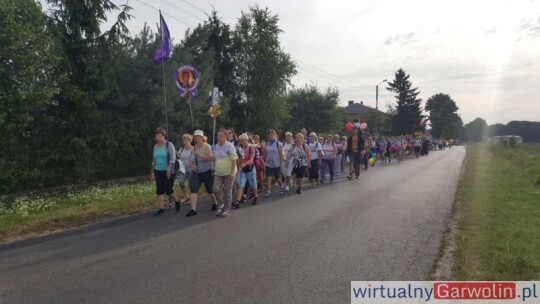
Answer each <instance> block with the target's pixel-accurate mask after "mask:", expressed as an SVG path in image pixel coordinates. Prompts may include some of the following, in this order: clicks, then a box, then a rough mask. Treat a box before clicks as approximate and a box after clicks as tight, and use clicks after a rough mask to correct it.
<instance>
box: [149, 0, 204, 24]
mask: <svg viewBox="0 0 540 304" xmlns="http://www.w3.org/2000/svg"><path fill="white" fill-rule="evenodd" d="M159 1H161V2H163V3H166V4H168V5H169V6H171V7H173V8H176V9H177V10H179V11H180V12H182V13H184V14H186V15H188V16H190V17H191V18H193V19H195V20H199V21H204V19H203V18H201V17H199V16H197V15H195V14H193V13H192V12H190V11H187V10H185V9H183V8H182V7H180V6H178V5H176V4H174V3H172V2H170V1H168V0H159Z"/></svg>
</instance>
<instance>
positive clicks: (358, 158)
mask: <svg viewBox="0 0 540 304" xmlns="http://www.w3.org/2000/svg"><path fill="white" fill-rule="evenodd" d="M349 157H350V159H351V163H353V164H355V165H359V164H360V163H361V162H362V153H360V152H351V153H350V154H349Z"/></svg>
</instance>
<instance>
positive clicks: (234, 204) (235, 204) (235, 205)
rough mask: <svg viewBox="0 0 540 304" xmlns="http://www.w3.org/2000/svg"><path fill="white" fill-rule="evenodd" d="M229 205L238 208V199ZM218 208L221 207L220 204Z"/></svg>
mask: <svg viewBox="0 0 540 304" xmlns="http://www.w3.org/2000/svg"><path fill="white" fill-rule="evenodd" d="M231 205H232V206H233V207H234V208H236V209H238V208H240V201H236V202H233V203H232V204H231ZM220 208H221V206H220Z"/></svg>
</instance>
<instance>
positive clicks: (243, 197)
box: [240, 194, 247, 204]
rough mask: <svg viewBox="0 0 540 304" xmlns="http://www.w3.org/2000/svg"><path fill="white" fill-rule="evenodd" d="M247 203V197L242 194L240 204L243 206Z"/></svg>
mask: <svg viewBox="0 0 540 304" xmlns="http://www.w3.org/2000/svg"><path fill="white" fill-rule="evenodd" d="M246 201H247V196H246V195H245V194H242V199H241V200H240V203H241V204H244V203H245V202H246Z"/></svg>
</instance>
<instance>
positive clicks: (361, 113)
mask: <svg viewBox="0 0 540 304" xmlns="http://www.w3.org/2000/svg"><path fill="white" fill-rule="evenodd" d="M343 109H344V111H345V115H346V116H347V122H353V121H354V120H355V119H358V120H360V122H365V123H367V124H368V129H369V130H371V131H375V125H376V121H377V118H378V121H379V131H380V132H381V133H384V132H387V131H389V130H390V115H388V114H387V113H384V112H382V111H378V110H375V109H374V108H372V107H369V106H366V105H365V104H364V102H363V101H360V102H359V103H356V102H354V100H349V104H348V105H347V106H346V107H344V108H343Z"/></svg>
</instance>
